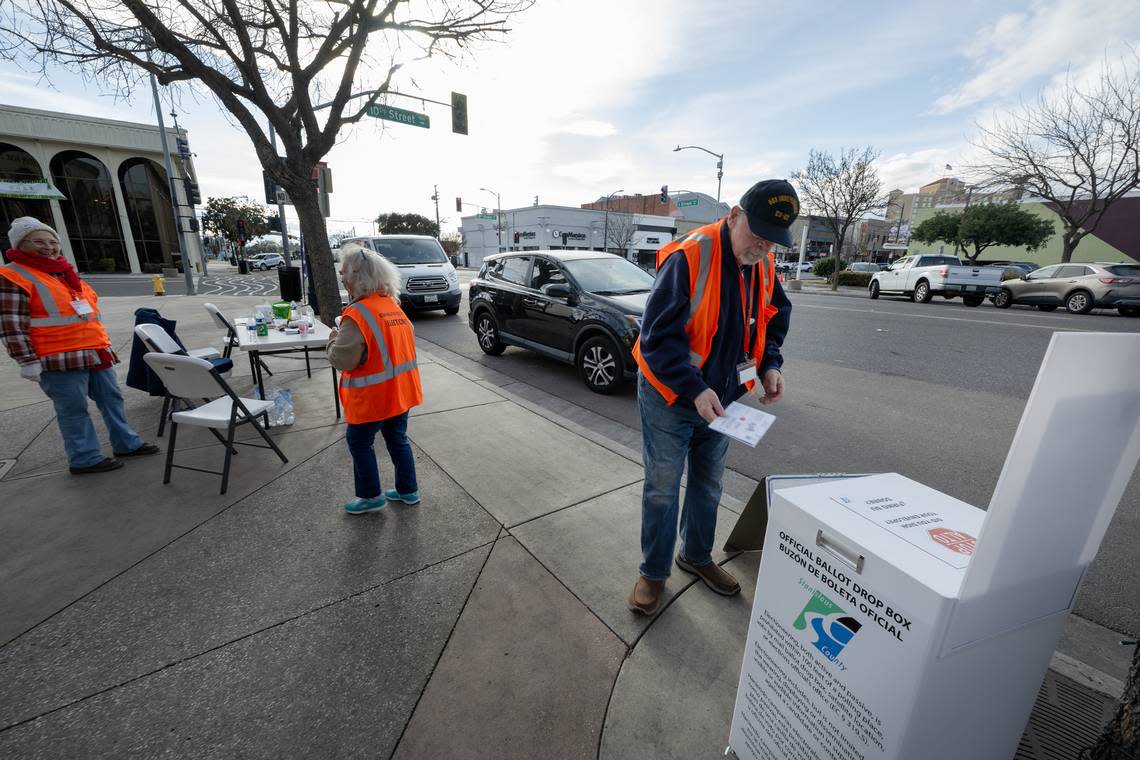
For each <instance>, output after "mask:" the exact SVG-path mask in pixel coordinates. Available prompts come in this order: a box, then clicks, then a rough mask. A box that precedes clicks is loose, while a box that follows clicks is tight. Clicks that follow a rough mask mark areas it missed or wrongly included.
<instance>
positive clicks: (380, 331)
mask: <svg viewBox="0 0 1140 760" xmlns="http://www.w3.org/2000/svg"><path fill="white" fill-rule="evenodd" d="M340 262H341V263H340V277H341V280H342V281H343V282H344V287H345V289H346V290H348V297H349V304H348V307H347V308H345V310H344V314H343V319H342V321H341V325H340V329H339V330H333V331H332V336H331V338H330V340H329V344H328V348H327V354H328V357H329V362H330V363H332V365H333V366H334V367H336V368H337V369H338V370H340V372H341V375H340V402H341V405H342V406H343V407H344V419H345V422H346V423H347V425H346V429H345V434H344V438H345V442H346V443H347V444H348V451H349V453H351V454H352V472H353V476H354V479H355V481H356V498H355V499H353V500H352V501H350V502H348V503H347V504H345V505H344V510H345V511H346V512H348V513H349V514H350V515H360V514H364V513H366V512H375V511H376V510H378V509H380V508H382V507H383V506H384V505H385V503H386V502H388V501H402V502H404V503H405V504H419V503H420V491H419V485H418V484H417V483H416V463H415V460H414V459H413V457H412V447H411V445H410V444H409V443H408V437H407V431H408V410H409V409H411V408H412V407H413V406H418V405H419V404H421V403H423V390H422V389H421V388H420V372H419V370H418V369H417V368H416V345H415V339H414V337H415V336H414V333H413V331H412V324H411V322H409V321H408V318H407V316H406V315H405V314H404V312H403V310H401V309H400V302H399V297H400V273H399V272H398V271H397V270H396V267H394V266H393V265H392V264H391V263H390V262H389V261H388V260H387V259H385V258H384V257H382V256H379V255H377V254H375V253H373V252H372V251H369V250H366V249H365V248H363V247H361V246H360V245H358V244H356V243H348V244H347V245H344V246H342V247H341V249H340ZM377 432H379V433H380V434H381V435H382V436H384V443H385V445H386V446H387V447H388V455H389V456H390V457H391V458H392V464H393V466H394V467H395V469H396V482H395V486H396V487H395V488H390V489H388V490H387V491H382V490H381V488H380V470H379V467H377V464H376V452H375V450H374V449H373V443H374V441H375V440H376V433H377Z"/></svg>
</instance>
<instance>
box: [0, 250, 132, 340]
mask: <svg viewBox="0 0 1140 760" xmlns="http://www.w3.org/2000/svg"><path fill="white" fill-rule="evenodd" d="M0 277H5V278H7V279H8V280H9V281H11V282H13V283H15V284H16V285H17V286H18V287H19V288H20V289H21V290H23V291H24V292H25V293H27V294H28V298H29V300H30V301H31V314H30V317H31V319H30V320H29V329H28V338H29V339H30V340H31V342H32V349H33V350H34V351H35V352H36V356H51V355H52V354H62V353H64V352H66V351H83V350H85V349H97V348H107V347H109V346H110V345H111V338H110V337H109V336H108V335H107V330H106V328H104V327H103V319H102V317H101V316H100V315H99V296H98V295H96V293H95V291H94V290H93V289H92V288H91V286H90V285H88V284H87V283H86V282H83V281H82V280H80V283H79V285H80V291H79V293H78V294H77V293H74V292H73V291H72V290H71V288H69V287H67V284H66V283H64V282H63V280H60V279H59V278H57V277H53V276H52V275H50V274H48V273H47V272H41V271H39V270H38V269H32V268H30V267H26V266H24V265H22V264H7V265H5V266H2V267H0ZM76 298H80V299H82V300H85V301H87V303H89V304H91V313H90V314H79V313H77V312H76V311H75V307H74V306H72V305H71V302H72V301H73V300H75V299H76Z"/></svg>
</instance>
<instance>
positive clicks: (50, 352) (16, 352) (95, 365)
mask: <svg viewBox="0 0 1140 760" xmlns="http://www.w3.org/2000/svg"><path fill="white" fill-rule="evenodd" d="M8 239H9V240H10V241H11V244H12V247H11V248H10V249H8V251H7V252H6V253H5V256H6V257H7V259H8V261H9V263H8V264H7V265H6V266H0V339H3V341H4V347H5V348H6V349H7V350H8V355H9V356H11V357H12V358H13V359H15V360H16V363H17V364H19V365H20V377H22V378H24V379H26V380H31V381H32V382H35V383H38V384H39V386H40V388H41V389H43V392H44V393H45V394H47V396H48V398H50V399H51V400H52V404H53V405H54V406H55V414H56V421H57V422H58V423H59V432H60V433H61V434H62V436H63V447H64V449H65V450H66V451H67V459H68V464H69V465H70V468H71V472H72V473H74V474H77V475H79V474H86V473H95V472H107V471H109V470H117V469H118V468H120V467H122V466H123V463H122V462H121V461H119V459H117V458H113V457H104V456H103V452H102V449H101V448H100V446H99V439H98V437H97V436H96V434H95V425H94V424H93V423H92V422H91V415H90V414H88V412H87V399H88V398H89V397H90V398H91V400H92V401H94V402H95V405H96V406H97V407H99V412H100V413H101V414H102V416H103V422H104V423H106V425H107V431H108V433H110V437H111V448H112V450H113V451H114V453H115V457H119V458H121V457H134V456H147V455H150V454H157V453H158V447H157V446H155V445H154V444H151V443H146V442H144V441H143V439H142V438H140V437H139V434H138V433H136V432H135V431H134V430H132V429H131V427H130V425H129V424H128V423H127V416H126V413H125V412H124V411H123V394H122V393H121V392H120V391H119V384H118V382H117V381H116V379H115V370H114V369H113V365H115V364H117V363H118V361H119V358H118V357H117V356H115V352H114V351H112V350H111V339H110V338H109V337H108V335H107V330H106V329H105V328H104V327H103V322H102V319H101V318H100V316H99V297H98V296H97V295H96V294H95V291H94V290H92V288H91V286H90V285H88V284H87V283H85V282H83V281H82V280H80V279H79V273H78V272H76V271H75V267H73V266H72V265H71V262H69V261H68V260H67V259H66V258H64V256H63V255H62V253H61V252H60V247H59V236H58V235H57V234H56V232H55V230H53V229H52V228H51V227H49V226H48V225H46V224H44V223H43V222H41V221H39V220H38V219H34V218H32V217H30V216H23V217H20V218H19V219H16V220H15V221H13V222H12V227H11V229H10V230H9V231H8Z"/></svg>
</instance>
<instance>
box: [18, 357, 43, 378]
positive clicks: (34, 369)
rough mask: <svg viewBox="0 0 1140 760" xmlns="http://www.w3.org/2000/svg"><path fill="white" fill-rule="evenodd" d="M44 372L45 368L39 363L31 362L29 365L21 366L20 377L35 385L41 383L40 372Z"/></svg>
mask: <svg viewBox="0 0 1140 760" xmlns="http://www.w3.org/2000/svg"><path fill="white" fill-rule="evenodd" d="M42 371H43V367H42V366H41V365H40V363H39V362H29V363H28V364H21V365H20V377H22V378H24V379H25V380H31V381H32V382H33V383H38V382H39V381H40V372H42Z"/></svg>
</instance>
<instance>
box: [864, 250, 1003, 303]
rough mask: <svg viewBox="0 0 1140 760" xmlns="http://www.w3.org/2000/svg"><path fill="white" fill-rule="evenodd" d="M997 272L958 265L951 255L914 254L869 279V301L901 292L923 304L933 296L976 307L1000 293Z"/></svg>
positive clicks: (960, 263)
mask: <svg viewBox="0 0 1140 760" xmlns="http://www.w3.org/2000/svg"><path fill="white" fill-rule="evenodd" d="M1001 273H1002V270H1001V268H1000V267H970V266H962V262H961V261H959V260H958V258H957V257H955V256H942V255H938V254H930V253H916V254H913V255H911V256H903V257H902V258H901V259H899V260H897V261H895V262H894V263H893V264H891V266H890V268H888V269H886V270H885V271H882V272H879V273H877V274H875V275H874V276H872V277H871V283H870V284H869V285H868V286H867V287H868V291H869V293H870V296H871V298H878V297H879V294H880V293H901V294H902V295H905V296H909V297H910V299H911V300H912V301H915V302H917V303H927V302H928V301H930V299H931V298H933V297H934V296H936V295H940V296H942V297H943V298H953V297H955V296H962V302H963V303H964V304H966V305H967V306H978V305H980V304H981V303H982V301H984V300H986V297H987V296H992V295H996V294H997V293H998V292H999V291H1000V290H1001Z"/></svg>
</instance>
